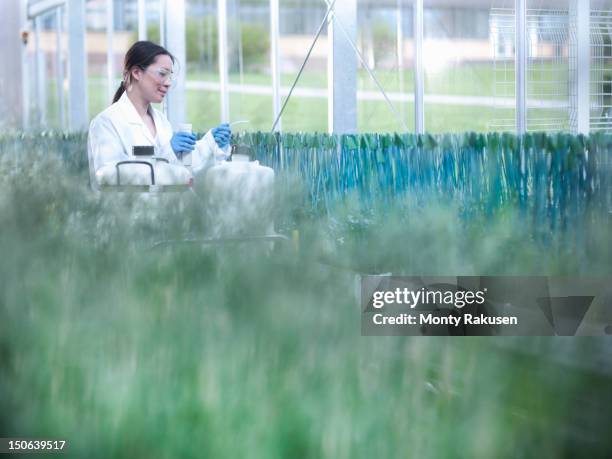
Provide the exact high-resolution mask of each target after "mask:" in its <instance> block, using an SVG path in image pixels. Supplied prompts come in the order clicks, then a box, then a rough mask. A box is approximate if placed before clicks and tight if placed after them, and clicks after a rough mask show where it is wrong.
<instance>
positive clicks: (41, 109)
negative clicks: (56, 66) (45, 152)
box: [34, 16, 47, 127]
mask: <svg viewBox="0 0 612 459" xmlns="http://www.w3.org/2000/svg"><path fill="white" fill-rule="evenodd" d="M41 33H42V22H41V17H40V16H36V17H35V18H34V47H35V49H36V51H35V52H36V61H35V67H36V105H37V106H38V123H39V125H40V126H41V127H44V126H46V124H47V81H46V80H47V79H46V76H47V69H46V66H45V54H44V51H43V50H42V48H41V46H40V35H41Z"/></svg>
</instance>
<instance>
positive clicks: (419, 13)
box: [413, 0, 425, 134]
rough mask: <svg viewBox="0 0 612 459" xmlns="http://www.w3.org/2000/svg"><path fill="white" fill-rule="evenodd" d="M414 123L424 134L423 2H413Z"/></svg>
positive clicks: (416, 129)
mask: <svg viewBox="0 0 612 459" xmlns="http://www.w3.org/2000/svg"><path fill="white" fill-rule="evenodd" d="M413 16H414V122H415V131H416V133H417V134H424V133H425V102H424V101H425V72H424V68H423V0H414V13H413Z"/></svg>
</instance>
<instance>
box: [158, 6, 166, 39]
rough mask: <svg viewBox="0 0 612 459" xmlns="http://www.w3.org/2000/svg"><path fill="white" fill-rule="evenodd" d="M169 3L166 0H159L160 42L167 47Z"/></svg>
mask: <svg viewBox="0 0 612 459" xmlns="http://www.w3.org/2000/svg"><path fill="white" fill-rule="evenodd" d="M167 6H168V3H167V1H166V0H159V44H160V45H161V46H163V47H166V11H167Z"/></svg>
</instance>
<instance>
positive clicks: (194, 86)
mask: <svg viewBox="0 0 612 459" xmlns="http://www.w3.org/2000/svg"><path fill="white" fill-rule="evenodd" d="M186 14H187V17H186V20H185V30H186V43H185V46H186V54H187V63H186V68H187V76H186V88H187V89H186V91H187V94H186V97H185V100H186V106H187V120H188V122H189V123H191V124H193V129H194V130H195V131H197V132H204V131H207V130H208V129H210V128H211V127H214V126H216V125H218V124H219V119H220V116H221V115H220V114H221V97H220V93H219V63H218V62H219V61H218V49H217V47H218V38H217V1H216V0H188V1H187V2H186Z"/></svg>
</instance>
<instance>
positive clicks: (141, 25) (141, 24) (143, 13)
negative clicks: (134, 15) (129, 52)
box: [138, 0, 147, 41]
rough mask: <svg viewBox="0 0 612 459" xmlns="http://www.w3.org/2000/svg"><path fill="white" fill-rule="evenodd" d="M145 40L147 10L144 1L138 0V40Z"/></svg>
mask: <svg viewBox="0 0 612 459" xmlns="http://www.w3.org/2000/svg"><path fill="white" fill-rule="evenodd" d="M146 39H147V8H146V5H145V0H138V40H139V41H142V40H146Z"/></svg>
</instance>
